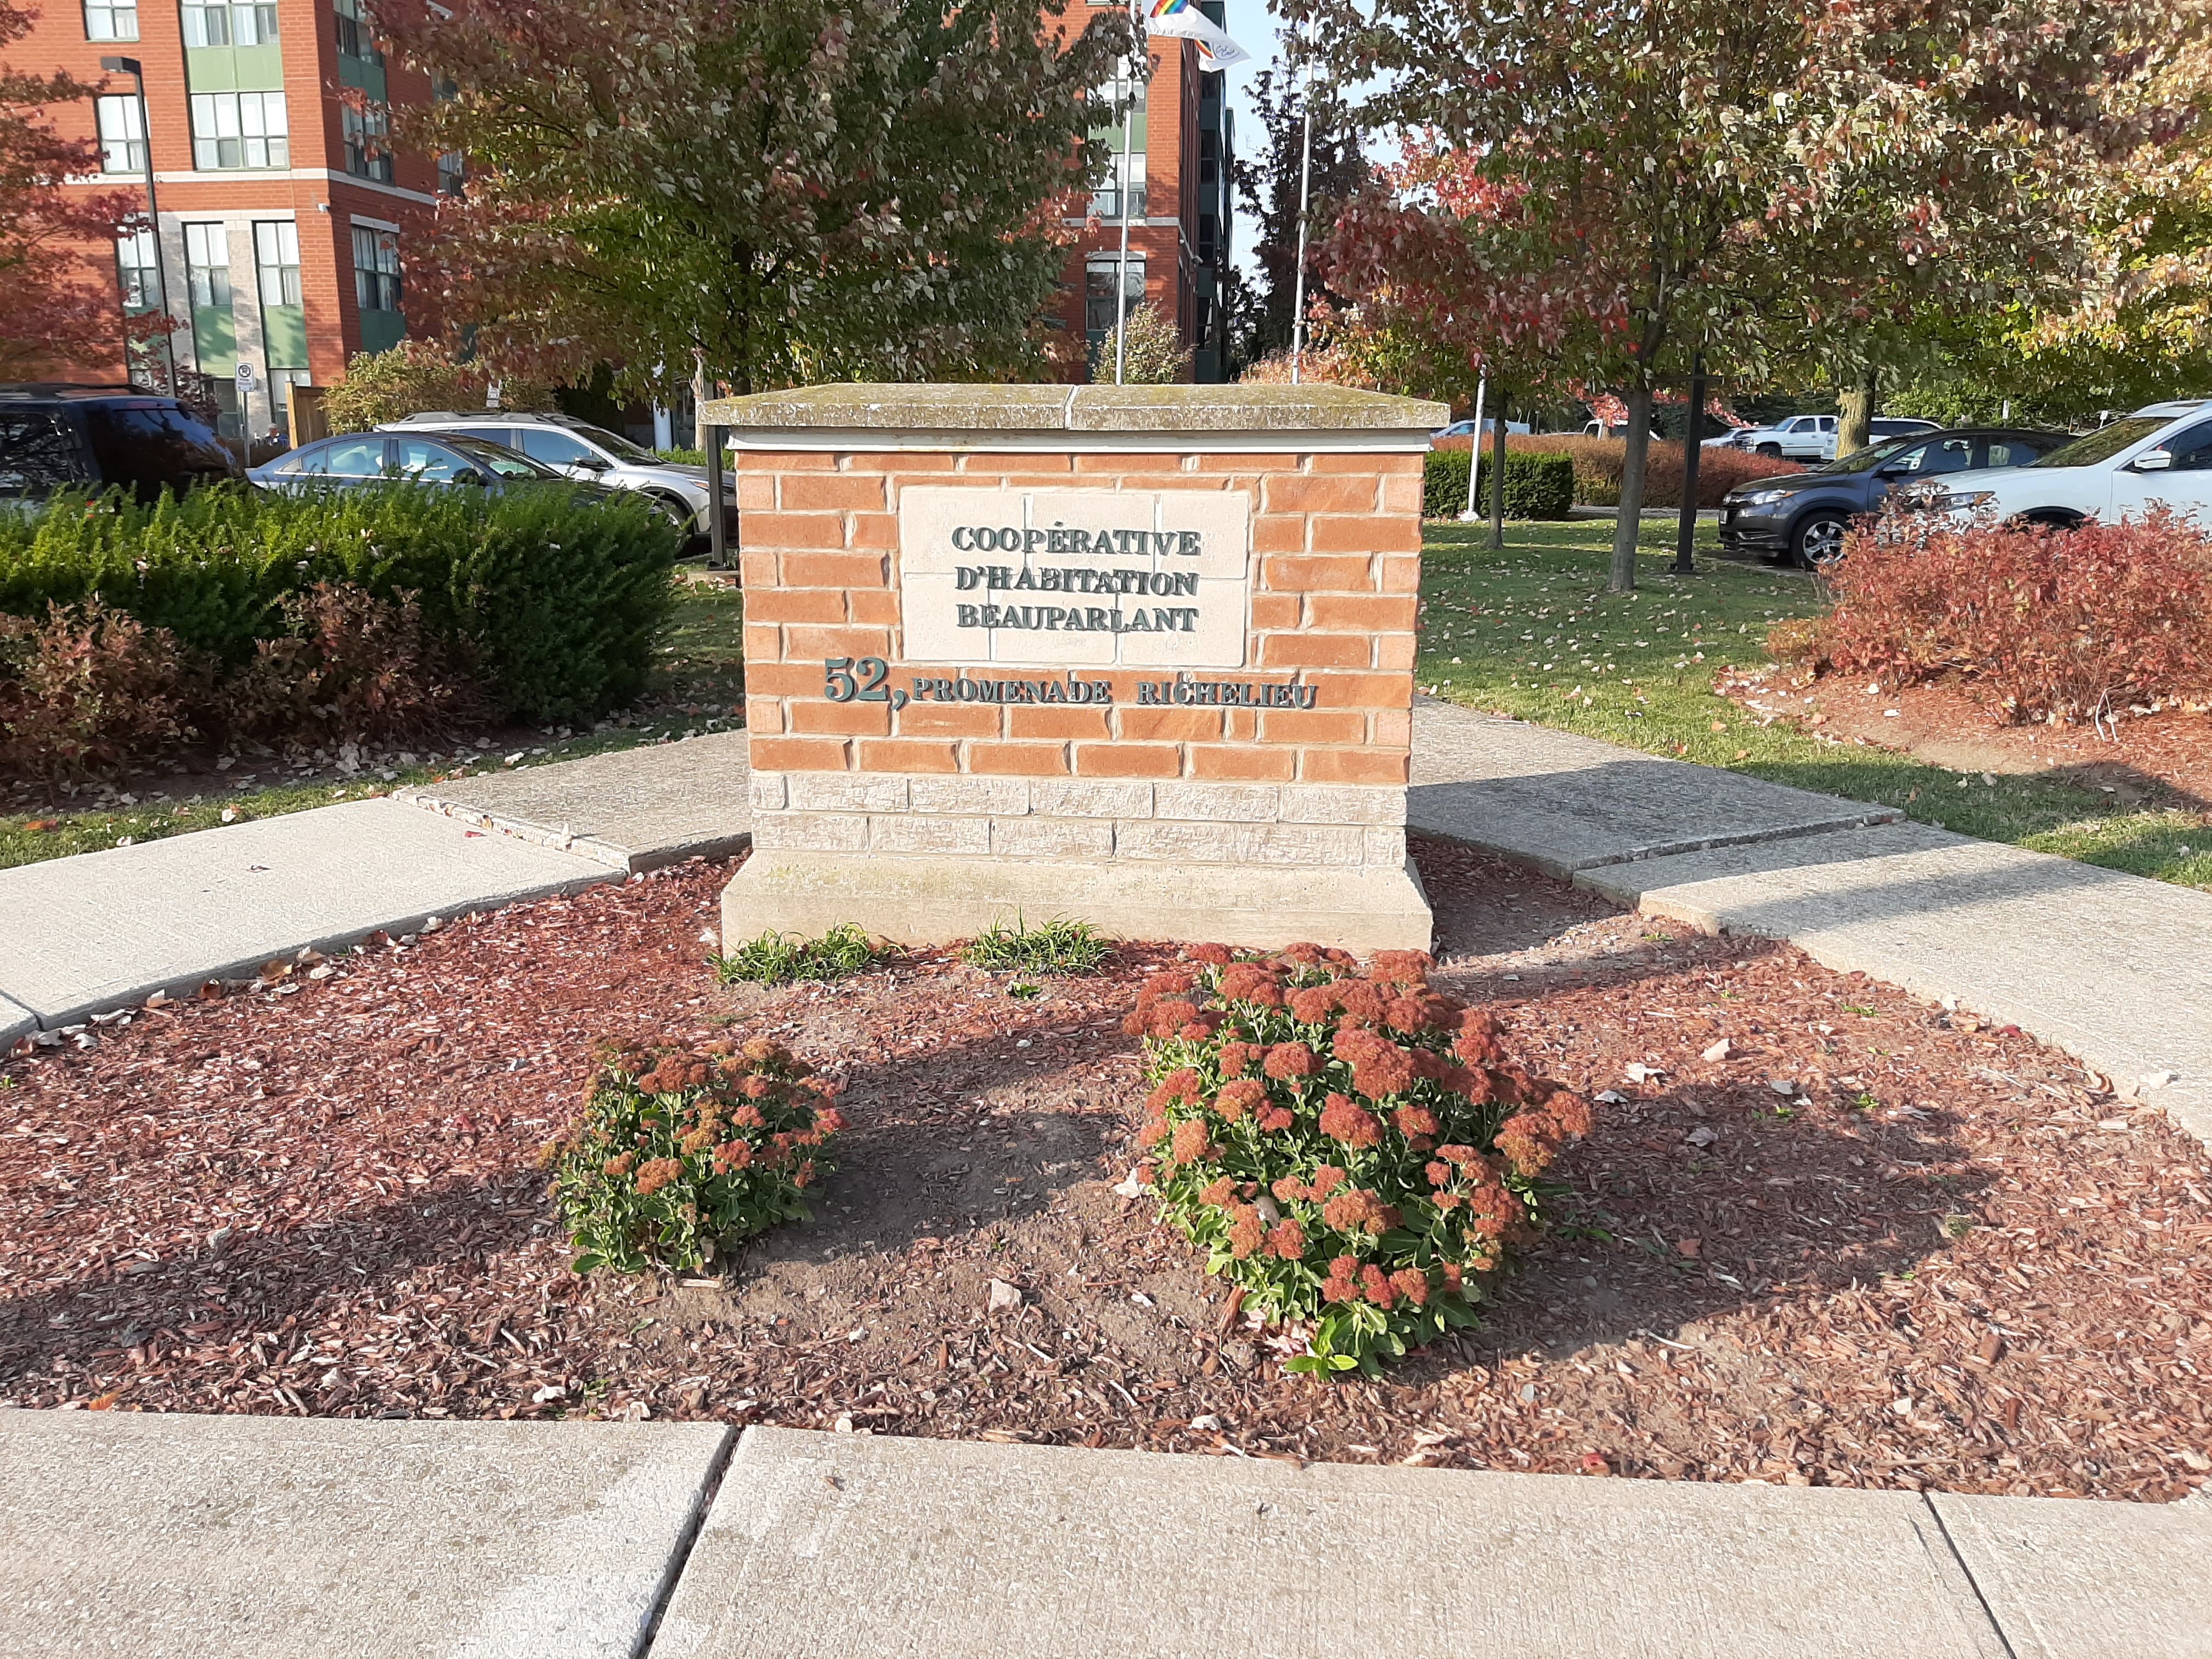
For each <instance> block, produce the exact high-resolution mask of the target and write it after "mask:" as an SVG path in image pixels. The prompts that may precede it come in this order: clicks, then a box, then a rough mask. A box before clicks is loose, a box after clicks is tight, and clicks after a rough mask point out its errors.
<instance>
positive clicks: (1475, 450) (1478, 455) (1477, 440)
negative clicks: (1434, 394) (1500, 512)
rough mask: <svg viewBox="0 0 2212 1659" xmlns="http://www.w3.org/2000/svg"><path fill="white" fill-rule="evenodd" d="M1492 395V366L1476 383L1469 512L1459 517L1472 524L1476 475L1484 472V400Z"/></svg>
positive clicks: (1469, 454) (1469, 457)
mask: <svg viewBox="0 0 2212 1659" xmlns="http://www.w3.org/2000/svg"><path fill="white" fill-rule="evenodd" d="M1489 393H1490V365H1489V364H1487V363H1485V364H1484V365H1483V366H1482V374H1481V377H1480V379H1479V380H1476V381H1475V383H1474V436H1473V437H1472V438H1469V439H1468V441H1467V511H1466V512H1464V513H1461V514H1460V515H1459V516H1460V518H1461V520H1462V522H1471V521H1472V520H1474V516H1475V513H1474V475H1475V474H1476V473H1477V472H1479V471H1481V470H1482V400H1483V399H1484V398H1486V397H1487V396H1488V395H1489Z"/></svg>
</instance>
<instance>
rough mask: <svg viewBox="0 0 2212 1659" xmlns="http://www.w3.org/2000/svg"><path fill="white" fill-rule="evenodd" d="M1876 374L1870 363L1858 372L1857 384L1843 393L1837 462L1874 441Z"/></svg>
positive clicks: (1837, 437) (1838, 426) (1837, 441)
mask: <svg viewBox="0 0 2212 1659" xmlns="http://www.w3.org/2000/svg"><path fill="white" fill-rule="evenodd" d="M1877 374H1878V371H1877V370H1876V369H1875V366H1874V364H1872V363H1871V362H1869V363H1867V364H1865V365H1863V367H1862V368H1860V369H1859V380H1858V384H1857V386H1853V387H1852V388H1851V389H1850V391H1849V392H1845V393H1844V395H1843V398H1842V399H1841V403H1842V408H1843V418H1842V419H1841V420H1839V421H1838V422H1836V459H1838V460H1841V459H1843V458H1844V456H1846V455H1850V454H1856V453H1857V452H1858V451H1860V450H1862V449H1864V448H1865V447H1867V446H1868V445H1869V444H1870V443H1872V442H1873V441H1874V399H1875V378H1876V376H1877Z"/></svg>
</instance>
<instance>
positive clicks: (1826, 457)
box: [1735, 415, 1942, 461]
mask: <svg viewBox="0 0 2212 1659" xmlns="http://www.w3.org/2000/svg"><path fill="white" fill-rule="evenodd" d="M1842 424H1843V417H1842V416H1840V415H1792V416H1790V418H1789V419H1788V420H1786V421H1780V422H1776V423H1775V424H1774V425H1772V426H1762V427H1757V428H1753V429H1752V430H1751V431H1749V432H1739V433H1737V434H1736V435H1735V447H1736V448H1738V449H1748V450H1750V451H1751V452H1752V453H1753V454H1755V455H1779V456H1780V457H1781V458H1782V459H1784V460H1785V461H1832V460H1834V459H1836V434H1837V431H1838V428H1840V427H1841V426H1842ZM1870 426H1871V428H1872V431H1873V436H1872V438H1871V439H1870V440H1869V441H1870V442H1873V443H1880V442H1881V441H1883V440H1884V439H1886V438H1910V437H1913V436H1915V435H1917V434H1919V433H1923V432H1940V431H1942V428H1941V427H1939V426H1937V425H1936V422H1933V421H1914V420H1906V419H1902V418H1899V419H1895V420H1892V419H1890V418H1888V417H1887V416H1881V417H1877V418H1876V419H1875V421H1873V422H1870Z"/></svg>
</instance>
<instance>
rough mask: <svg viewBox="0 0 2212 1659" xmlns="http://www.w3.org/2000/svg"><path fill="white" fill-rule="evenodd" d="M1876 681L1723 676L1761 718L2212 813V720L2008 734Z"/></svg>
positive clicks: (1789, 674)
mask: <svg viewBox="0 0 2212 1659" xmlns="http://www.w3.org/2000/svg"><path fill="white" fill-rule="evenodd" d="M1873 683H1874V682H1873V681H1871V680H1870V679H1869V678H1868V677H1867V676H1865V675H1859V676H1857V677H1853V678H1846V677H1843V676H1838V675H1834V674H1829V675H1824V676H1821V677H1820V678H1811V677H1808V676H1806V675H1804V674H1802V673H1801V672H1799V671H1794V670H1789V669H1783V668H1772V669H1766V670H1763V671H1750V672H1741V673H1734V674H1723V676H1722V677H1721V678H1719V679H1718V680H1717V681H1716V683H1715V684H1716V687H1717V689H1718V690H1721V691H1723V692H1724V693H1726V694H1727V695H1728V696H1729V697H1730V698H1731V699H1733V700H1734V701H1735V702H1736V703H1737V704H1738V705H1739V706H1741V708H1744V709H1745V710H1746V712H1747V713H1748V714H1751V715H1752V716H1753V718H1754V719H1758V720H1765V721H1769V722H1771V721H1772V720H1778V719H1779V720H1788V721H1790V723H1791V724H1793V725H1795V726H1799V727H1801V728H1802V729H1803V730H1805V731H1808V732H1822V733H1825V734H1826V735H1827V736H1829V737H1832V738H1838V739H1839V740H1841V741H1843V742H1845V743H1852V742H1859V743H1870V744H1880V745H1881V747H1883V748H1886V749H1900V750H1905V752H1907V753H1909V754H1911V755H1915V756H1917V757H1919V758H1921V759H1922V760H1925V761H1928V762H1929V763H1932V764H1934V765H1937V766H1948V767H1949V768H1951V769H1953V770H1954V771H1961V772H1978V771H1990V772H2010V773H2025V772H2039V773H2048V774H2050V775H2053V776H2055V777H2058V778H2061V779H2063V780H2064V781H2068V782H2071V783H2075V784H2078V785H2080V786H2081V787H2083V788H2085V789H2096V790H2100V791H2102V792H2104V793H2108V794H2110V795H2111V796H2112V798H2113V799H2114V801H2115V802H2116V803H2118V805H2123V806H2148V807H2152V808H2163V807H2175V808H2179V809H2181V810H2183V811H2195V812H2205V811H2212V714H2207V713H2206V712H2204V711H2203V710H2196V711H2192V710H2190V709H2187V708H2165V709H2160V711H2159V712H2157V713H2155V714H2125V715H2124V716H2123V718H2122V719H2121V720H2119V721H2118V723H2117V724H2116V725H2115V726H2112V728H2111V732H2110V735H2107V734H2106V733H2105V732H2100V731H2098V730H2097V729H2096V728H2095V727H2093V726H2087V725H2082V726H2045V725H2027V726H2008V725H2005V724H2003V723H2002V718H2001V716H2000V714H1999V713H1998V712H1997V711H1996V710H1994V709H1992V708H1990V707H1989V706H1988V705H1987V704H1985V703H1983V702H1978V701H1977V700H1976V699H1975V698H1974V697H1973V696H1971V695H1969V694H1968V693H1967V691H1966V690H1964V689H1963V688H1962V687H1960V686H1959V685H1955V684H1930V685H1909V686H1903V687H1895V686H1885V687H1883V688H1882V689H1881V690H1880V691H1879V692H1877V693H1874V694H1869V692H1868V690H1867V687H1868V686H1869V684H1873ZM1893 710H1894V711H1895V712H1894V713H1892V712H1891V711H1893Z"/></svg>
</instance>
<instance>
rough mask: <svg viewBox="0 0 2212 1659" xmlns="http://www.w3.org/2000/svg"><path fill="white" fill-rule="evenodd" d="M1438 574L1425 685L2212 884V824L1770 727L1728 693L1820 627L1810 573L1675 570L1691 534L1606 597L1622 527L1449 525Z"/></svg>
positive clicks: (2029, 778) (1710, 549)
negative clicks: (1783, 635) (1631, 587)
mask: <svg viewBox="0 0 2212 1659" xmlns="http://www.w3.org/2000/svg"><path fill="white" fill-rule="evenodd" d="M1425 534H1426V539H1427V547H1426V556H1425V560H1424V564H1423V571H1422V577H1421V622H1420V629H1421V633H1420V647H1419V657H1418V659H1417V661H1416V665H1415V668H1414V675H1415V679H1416V681H1417V683H1418V687H1419V690H1423V691H1425V692H1427V693H1429V694H1430V695H1431V696H1439V697H1444V698H1447V699H1449V700H1450V701H1452V702H1459V703H1464V704H1467V705H1468V707H1470V708H1484V709H1493V710H1496V711H1497V712H1498V713H1500V714H1510V715H1511V716H1512V717H1514V718H1515V719H1516V720H1529V721H1533V722H1534V723H1536V724H1538V725H1541V726H1559V727H1560V728H1562V729H1564V730H1566V731H1570V732H1582V733H1583V735H1585V736H1587V737H1593V738H1604V739H1606V740H1607V742H1611V743H1618V744H1626V745H1627V746H1628V747H1630V748H1633V749H1641V750H1644V751H1645V752H1647V753H1650V754H1654V755H1668V756H1672V757H1675V758H1677V759H1680V760H1690V761H1696V762H1698V763H1700V764H1702V765H1706V766H1714V767H1718V768H1720V769H1723V770H1724V771H1732V772H1741V773H1744V774H1746V775H1748V776H1752V777H1757V778H1765V779H1766V780H1767V781H1770V782H1773V783H1786V784H1792V785H1795V786H1796V787H1798V788H1800V789H1814V790H1818V791H1820V792H1821V793H1824V794H1830V795H1840V796H1843V797H1844V798H1845V799H1850V800H1861V801H1873V802H1876V803H1878V804H1880V805H1885V806H1895V807H1899V808H1901V809H1903V811H1904V812H1905V816H1906V817H1910V818H1913V819H1916V820H1917V821H1919V822H1921V823H1932V824H1936V825H1937V826H1939V827H1940V828H1942V829H1950V830H1954V831H1956V832H1957V833H1958V834H1960V835H1962V836H1978V837H1980V838H1981V839H1983V840H1984V841H1999V842H2011V843H2012V844H2014V845H2015V846H2020V847H2026V848H2031V849H2033V850H2034V851H2037V852H2043V853H2056V854H2060V855H2062V856H2063V857H2067V858H2073V859H2078V860H2081V862H2083V863H2085V864H2096V865H2102V866H2106V867H2107V868H2110V869H2115V870H2125V871H2128V872H2130V873H2132V874H2136V875H2142V876H2151V877H2154V878H2157V879H2159V880H2161V881H2172V882H2179V883H2181V884H2185V885H2191V886H2198V887H2212V814H2207V813H2198V812H2191V811H2148V810H2142V809H2130V808H2128V807H2125V806H2121V805H2118V804H2117V803H2115V802H2114V801H2113V800H2112V798H2111V797H2110V796H2107V795H2105V794H2103V793H2100V792H2099V791H2096V790H2093V789H2084V788H2081V787H2077V786H2075V785H2074V784H2072V783H2069V782H2067V781H2063V780H2062V779H2059V778H2056V777H2047V776H2037V775H2021V774H1998V775H1994V777H1995V781H1988V780H1987V779H1985V777H1984V775H1983V774H1981V773H1979V772H1972V773H1960V772H1955V771H1954V770H1952V769H1949V768H1948V767H1943V766H1937V765H1934V764H1932V763H1929V762H1926V761H1923V760H1919V759H1917V758H1916V757H1913V756H1911V755H1908V754H1903V753H1899V752H1898V751H1896V750H1888V749H1879V748H1876V747H1875V746H1873V745H1872V744H1850V743H1840V742H1838V741H1836V740H1835V739H1833V738H1823V737H1821V736H1820V735H1818V734H1816V733H1814V732H1806V731H1802V730H1800V729H1798V728H1797V727H1796V726H1790V725H1787V724H1784V723H1782V722H1773V723H1770V724H1763V723H1761V721H1760V720H1759V719H1758V717H1756V716H1755V715H1753V714H1747V712H1745V711H1744V710H1743V709H1742V708H1739V707H1738V706H1737V705H1736V704H1735V703H1734V702H1730V701H1729V700H1728V699H1727V698H1725V697H1723V696H1717V695H1716V693H1715V691H1714V689H1713V683H1714V677H1715V675H1716V674H1717V672H1718V671H1721V670H1723V669H1726V668H1756V667H1763V666H1765V665H1768V663H1769V661H1770V659H1769V658H1768V656H1767V653H1766V648H1765V642H1766V637H1767V634H1768V632H1769V630H1770V629H1772V628H1773V627H1774V625H1775V624H1776V623H1782V622H1787V621H1789V620H1790V619H1792V618H1796V617H1808V616H1814V615H1817V614H1818V613H1819V611H1820V607H1821V604H1822V599H1821V594H1820V586H1819V585H1818V584H1817V583H1816V582H1814V580H1811V579H1810V578H1809V577H1807V576H1805V575H1802V574H1799V573H1796V572H1794V571H1790V570H1784V569H1778V568H1772V567H1770V566H1766V565H1764V564H1746V563H1737V562H1729V561H1727V560H1723V559H1721V558H1719V557H1718V556H1717V554H1718V544H1717V537H1716V532H1715V531H1714V529H1713V527H1712V526H1711V525H1706V526H1701V527H1700V529H1699V546H1698V572H1699V574H1696V575H1695V576H1691V577H1680V576H1674V575H1671V574H1668V570H1667V568H1666V567H1667V563H1668V560H1669V559H1670V558H1671V557H1672V555H1673V551H1674V520H1673V519H1672V518H1668V519H1666V520H1648V521H1646V522H1645V524H1644V526H1643V531H1642V535H1641V540H1640V545H1641V549H1642V553H1643V556H1642V557H1641V558H1640V559H1639V560H1638V568H1637V573H1636V579H1637V581H1638V584H1639V586H1638V588H1637V590H1636V591H1635V592H1632V593H1607V592H1605V591H1604V590H1605V578H1606V561H1607V553H1608V551H1609V550H1610V549H1611V547H1612V544H1613V525H1612V523H1611V521H1610V520H1577V521H1573V522H1570V523H1567V524H1543V525H1540V524H1521V525H1509V526H1507V527H1506V532H1505V548H1504V551H1503V552H1492V551H1490V550H1489V548H1488V546H1487V541H1488V537H1489V527H1488V526H1486V525H1485V526H1474V525H1444V524H1431V525H1430V526H1426V529H1425Z"/></svg>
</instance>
